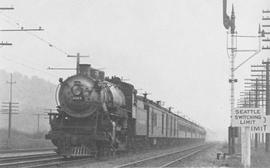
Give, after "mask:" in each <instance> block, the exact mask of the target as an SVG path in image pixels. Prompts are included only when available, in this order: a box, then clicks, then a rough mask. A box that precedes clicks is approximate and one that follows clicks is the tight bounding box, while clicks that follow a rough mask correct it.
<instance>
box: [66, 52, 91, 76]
mask: <svg viewBox="0 0 270 168" xmlns="http://www.w3.org/2000/svg"><path fill="white" fill-rule="evenodd" d="M67 57H75V58H77V62H76V74H79V73H80V69H79V65H80V58H81V57H89V56H83V55H80V53H77V55H68V56H67Z"/></svg>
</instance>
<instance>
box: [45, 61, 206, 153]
mask: <svg viewBox="0 0 270 168" xmlns="http://www.w3.org/2000/svg"><path fill="white" fill-rule="evenodd" d="M56 99H57V100H56V101H57V113H49V122H50V126H51V130H50V131H49V132H48V134H47V135H46V139H50V140H51V141H52V143H53V144H54V145H55V146H56V147H57V153H58V154H59V155H62V156H64V157H80V156H96V157H97V156H101V155H105V154H112V155H113V154H115V152H117V151H127V150H132V149H137V148H145V147H156V146H168V145H184V144H187V143H193V142H203V141H204V140H205V136H206V131H205V129H204V128H203V127H201V126H199V125H197V124H195V123H193V122H191V121H189V120H187V119H185V118H183V117H180V116H178V115H176V114H174V113H173V112H172V111H171V109H167V108H164V107H163V106H162V105H161V103H160V102H154V101H152V100H149V99H148V98H147V95H146V94H145V95H144V96H139V95H137V91H136V89H135V88H134V86H133V85H132V84H129V83H126V82H124V81H122V80H121V79H120V78H118V77H115V76H114V77H111V78H109V77H105V73H104V72H103V71H100V70H98V69H95V68H92V67H91V65H89V64H78V66H77V74H76V75H73V76H70V77H68V78H67V79H66V80H63V79H62V78H60V79H59V87H58V88H57V91H56Z"/></svg>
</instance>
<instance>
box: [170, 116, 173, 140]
mask: <svg viewBox="0 0 270 168" xmlns="http://www.w3.org/2000/svg"><path fill="white" fill-rule="evenodd" d="M170 122H171V124H170V136H172V122H173V120H172V116H171V117H170Z"/></svg>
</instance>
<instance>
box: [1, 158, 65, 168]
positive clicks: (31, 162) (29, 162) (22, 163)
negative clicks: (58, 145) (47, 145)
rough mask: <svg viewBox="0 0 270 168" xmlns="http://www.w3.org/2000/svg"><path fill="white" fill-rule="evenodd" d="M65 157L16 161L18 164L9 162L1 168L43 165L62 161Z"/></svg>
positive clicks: (2, 164)
mask: <svg viewBox="0 0 270 168" xmlns="http://www.w3.org/2000/svg"><path fill="white" fill-rule="evenodd" d="M61 160H63V157H60V156H55V157H48V158H44V157H43V158H39V159H34V160H23V161H16V162H8V163H1V164H0V167H25V166H27V165H28V166H30V165H31V166H34V165H37V164H41V163H44V162H45V163H46V162H52V161H61Z"/></svg>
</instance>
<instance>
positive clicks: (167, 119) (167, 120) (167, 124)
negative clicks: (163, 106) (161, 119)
mask: <svg viewBox="0 0 270 168" xmlns="http://www.w3.org/2000/svg"><path fill="white" fill-rule="evenodd" d="M168 126H169V118H168V114H166V136H168Z"/></svg>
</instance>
